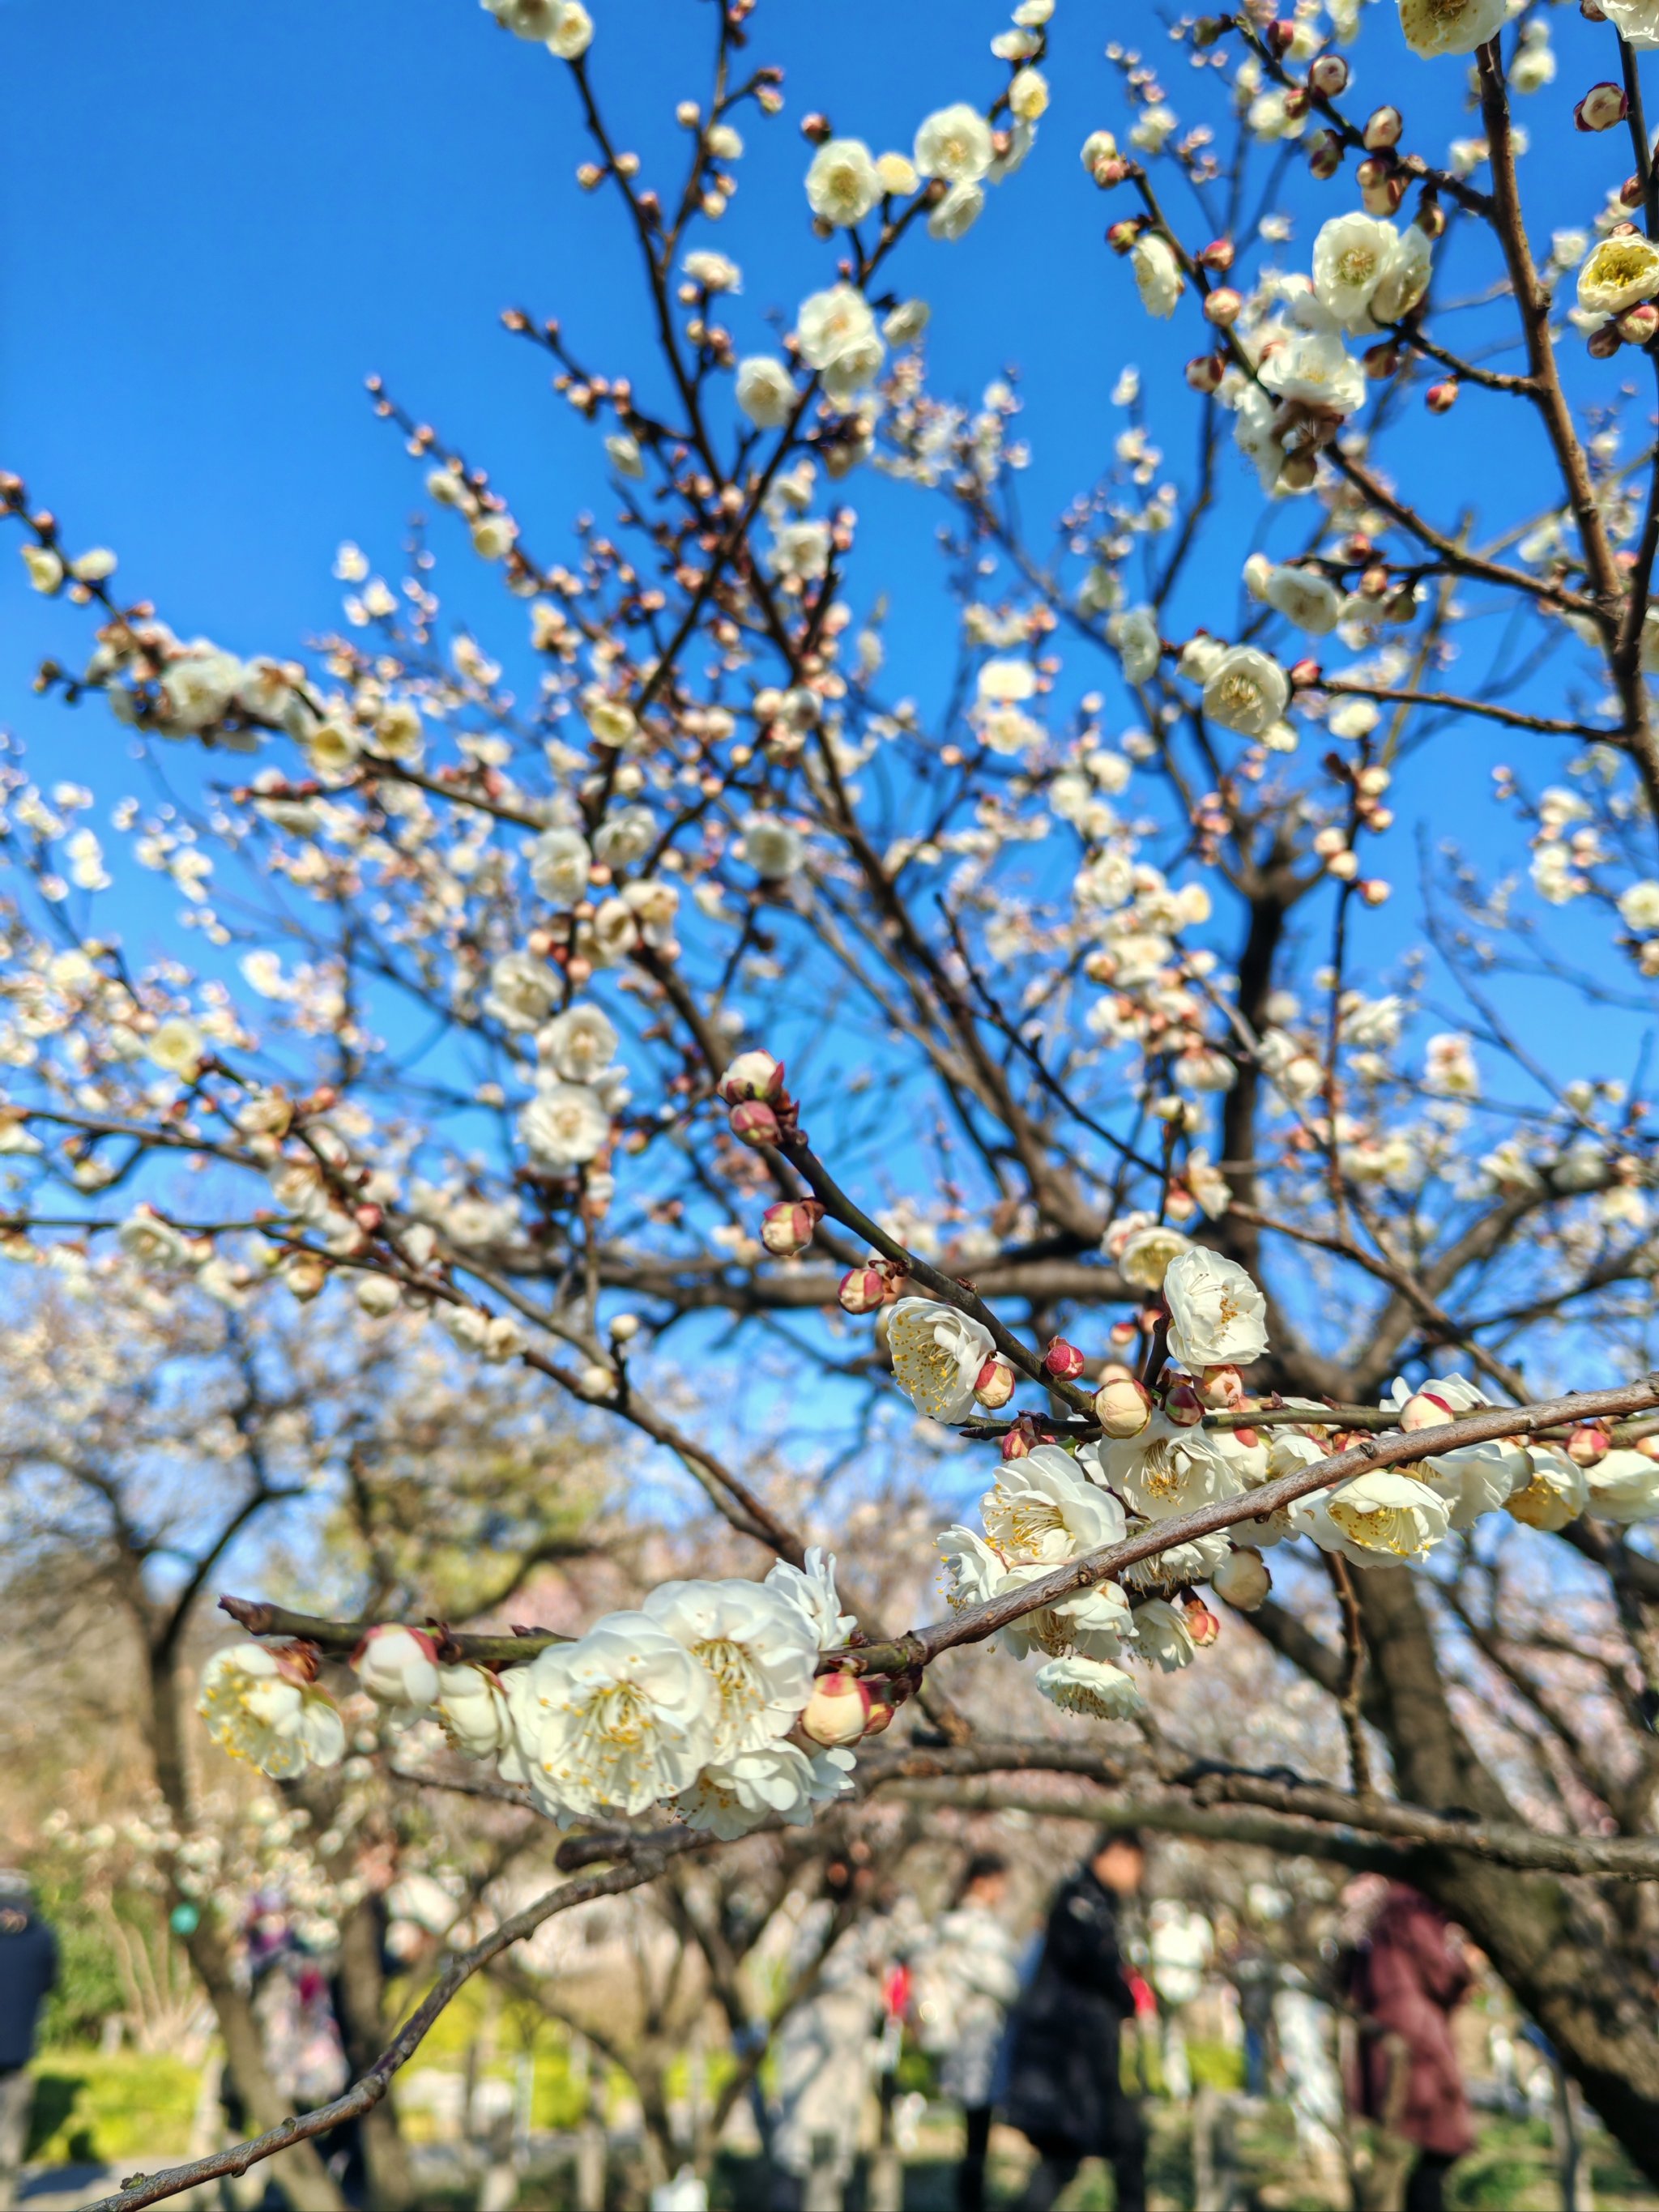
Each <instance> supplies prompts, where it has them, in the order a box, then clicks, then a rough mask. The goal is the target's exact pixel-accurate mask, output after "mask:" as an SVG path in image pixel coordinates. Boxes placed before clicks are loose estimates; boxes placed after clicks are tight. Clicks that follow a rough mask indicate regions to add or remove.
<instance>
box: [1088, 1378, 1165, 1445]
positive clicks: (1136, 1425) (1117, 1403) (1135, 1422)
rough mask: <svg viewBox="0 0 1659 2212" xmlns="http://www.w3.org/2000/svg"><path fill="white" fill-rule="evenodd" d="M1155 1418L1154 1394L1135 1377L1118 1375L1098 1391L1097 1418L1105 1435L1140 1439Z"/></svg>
mask: <svg viewBox="0 0 1659 2212" xmlns="http://www.w3.org/2000/svg"><path fill="white" fill-rule="evenodd" d="M1095 1419H1097V1421H1098V1422H1099V1423H1100V1425H1101V1430H1102V1431H1103V1434H1104V1435H1106V1436H1109V1437H1116V1438H1117V1439H1118V1440H1119V1441H1120V1442H1121V1440H1122V1439H1123V1438H1124V1437H1138V1436H1139V1434H1140V1432H1141V1431H1142V1430H1143V1429H1144V1428H1145V1427H1146V1424H1147V1423H1148V1422H1149V1421H1150V1420H1151V1419H1152V1393H1151V1392H1150V1391H1149V1390H1148V1389H1146V1385H1145V1383H1138V1382H1137V1381H1136V1380H1135V1378H1134V1376H1133V1375H1115V1376H1113V1377H1112V1379H1111V1381H1110V1382H1109V1383H1102V1384H1101V1386H1100V1388H1099V1389H1098V1390H1097V1391H1096V1392H1095Z"/></svg>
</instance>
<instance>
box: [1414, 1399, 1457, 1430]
mask: <svg viewBox="0 0 1659 2212" xmlns="http://www.w3.org/2000/svg"><path fill="white" fill-rule="evenodd" d="M1455 1419H1457V1416H1456V1414H1455V1413H1454V1412H1453V1411H1452V1408H1451V1407H1450V1406H1449V1404H1448V1403H1447V1401H1445V1399H1443V1398H1438V1397H1437V1396H1436V1395H1435V1394H1434V1392H1433V1391H1432V1390H1415V1391H1413V1393H1412V1395H1411V1396H1410V1397H1409V1398H1407V1401H1406V1402H1405V1404H1404V1405H1403V1406H1402V1407H1401V1408H1400V1425H1401V1428H1402V1429H1405V1430H1407V1431H1413V1430H1417V1429H1437V1428H1439V1427H1440V1425H1442V1423H1443V1422H1445V1421H1455Z"/></svg>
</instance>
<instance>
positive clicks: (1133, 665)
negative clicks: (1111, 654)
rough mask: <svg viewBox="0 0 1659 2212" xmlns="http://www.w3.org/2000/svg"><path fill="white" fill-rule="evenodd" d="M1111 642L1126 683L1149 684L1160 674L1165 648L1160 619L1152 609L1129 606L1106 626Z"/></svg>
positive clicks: (1113, 617) (1108, 638) (1114, 616)
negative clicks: (1159, 630)
mask: <svg viewBox="0 0 1659 2212" xmlns="http://www.w3.org/2000/svg"><path fill="white" fill-rule="evenodd" d="M1106 636H1107V640H1108V641H1109V643H1110V644H1112V645H1114V646H1115V647H1116V648H1117V653H1118V658H1119V659H1120V660H1121V662H1122V664H1123V680H1124V682H1125V683H1126V684H1145V683H1146V682H1147V681H1148V679H1149V678H1152V676H1154V675H1155V674H1156V673H1157V671H1158V662H1159V661H1160V660H1161V659H1162V658H1163V654H1164V647H1163V644H1162V641H1160V639H1159V637H1158V617H1157V616H1156V614H1154V612H1153V611H1152V608H1151V607H1126V608H1124V609H1123V611H1122V612H1121V613H1120V614H1115V615H1113V616H1112V617H1111V618H1110V619H1109V622H1108V623H1107V624H1106Z"/></svg>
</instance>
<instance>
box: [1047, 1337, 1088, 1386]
mask: <svg viewBox="0 0 1659 2212" xmlns="http://www.w3.org/2000/svg"><path fill="white" fill-rule="evenodd" d="M1042 1364H1043V1365H1044V1366H1045V1367H1046V1368H1047V1369H1048V1372H1049V1373H1050V1374H1051V1375H1053V1376H1057V1377H1058V1378H1059V1380H1060V1382H1062V1383H1070V1382H1071V1381H1073V1378H1074V1377H1075V1376H1079V1375H1081V1374H1082V1372H1083V1354H1082V1353H1081V1352H1079V1350H1078V1348H1077V1346H1076V1345H1074V1344H1067V1343H1066V1340H1065V1338H1064V1337H1063V1336H1054V1337H1050V1339H1049V1340H1048V1350H1047V1351H1046V1352H1044V1353H1043V1355H1042Z"/></svg>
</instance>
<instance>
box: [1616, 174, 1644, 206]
mask: <svg viewBox="0 0 1659 2212" xmlns="http://www.w3.org/2000/svg"><path fill="white" fill-rule="evenodd" d="M1646 197H1647V195H1646V193H1645V192H1644V191H1643V190H1642V179H1640V177H1636V176H1631V177H1626V179H1625V181H1624V183H1623V184H1622V185H1620V187H1619V204H1620V207H1627V208H1638V207H1640V206H1641V204H1642V202H1643V201H1644V199H1645V198H1646Z"/></svg>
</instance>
